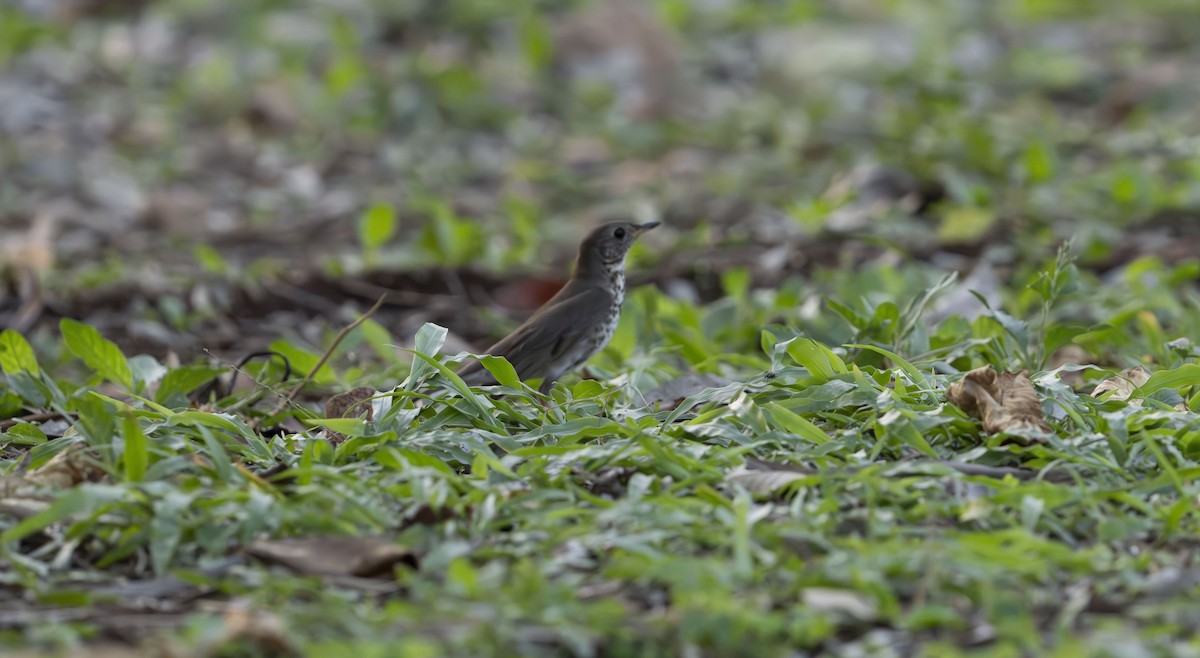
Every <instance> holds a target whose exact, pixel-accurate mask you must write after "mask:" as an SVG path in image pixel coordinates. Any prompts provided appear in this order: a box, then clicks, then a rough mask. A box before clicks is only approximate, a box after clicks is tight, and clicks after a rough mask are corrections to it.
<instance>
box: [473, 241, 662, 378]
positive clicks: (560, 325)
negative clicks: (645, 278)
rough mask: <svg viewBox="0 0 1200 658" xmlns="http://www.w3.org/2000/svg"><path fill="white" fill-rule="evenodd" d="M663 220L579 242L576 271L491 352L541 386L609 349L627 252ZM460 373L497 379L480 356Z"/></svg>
mask: <svg viewBox="0 0 1200 658" xmlns="http://www.w3.org/2000/svg"><path fill="white" fill-rule="evenodd" d="M655 226H658V222H650V223H648V224H640V225H639V224H631V223H629V222H613V223H611V224H605V225H603V226H601V227H599V228H597V229H596V230H594V231H592V232H591V233H590V234H589V235H588V237H587V238H586V239H584V241H583V244H581V245H580V247H579V258H578V259H577V260H576V263H575V273H574V275H573V276H572V277H571V280H570V281H568V282H567V285H565V286H563V288H562V290H559V291H558V293H557V294H556V295H554V297H552V298H551V299H550V301H548V302H546V303H545V304H544V305H542V307H541V308H539V309H538V310H537V312H535V313H534V314H533V315H532V316H530V317H529V319H528V320H526V321H525V322H524V323H522V324H521V326H519V327H517V328H516V330H514V331H513V332H512V333H511V334H509V335H507V336H505V337H504V338H503V339H502V340H500V342H498V343H496V344H495V345H492V346H491V347H489V348H488V349H487V351H486V353H487V354H491V355H494V356H503V357H505V358H507V359H508V362H509V363H511V364H512V366H513V368H514V369H515V370H516V371H517V375H518V376H519V377H520V378H521V379H523V380H525V379H541V380H542V385H541V389H540V390H541V391H542V392H546V391H548V390H549V389H550V386H551V385H553V384H554V382H555V381H556V380H557V379H558V378H559V377H562V376H563V375H565V374H566V373H568V372H570V371H571V370H574V369H575V368H576V367H578V366H580V365H582V364H583V363H584V362H585V361H587V360H588V359H589V358H591V357H592V355H593V354H595V353H596V352H599V351H600V350H601V349H604V346H605V345H607V344H608V341H609V339H611V338H612V335H613V332H614V331H615V330H616V328H617V321H618V320H619V319H620V316H621V303H622V302H623V301H625V254H627V253H628V252H629V248H630V247H631V246H633V242H634V240H636V239H637V236H638V235H640V234H641V233H644V232H645V231H648V230H650V229H652V228H654V227H655ZM458 374H459V376H460V377H462V378H463V380H464V381H466V382H467V383H468V384H470V385H472V386H487V385H490V384H495V383H496V380H495V379H494V378H493V377H492V375H491V373H490V372H488V371H487V369H486V368H484V367H483V366H482V365H481V364H480V363H479V362H478V361H471V362H469V363H467V364H465V365H464V366H463V367H462V368H460V369H459V371H458Z"/></svg>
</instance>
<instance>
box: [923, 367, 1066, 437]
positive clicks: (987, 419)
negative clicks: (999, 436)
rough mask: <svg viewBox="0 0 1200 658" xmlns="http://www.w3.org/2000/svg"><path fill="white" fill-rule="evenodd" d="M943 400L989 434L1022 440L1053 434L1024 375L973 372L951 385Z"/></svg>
mask: <svg viewBox="0 0 1200 658" xmlns="http://www.w3.org/2000/svg"><path fill="white" fill-rule="evenodd" d="M946 399H947V400H949V401H950V402H952V403H953V404H955V405H957V406H958V407H959V408H960V409H962V410H963V411H965V412H967V414H969V415H971V416H974V417H975V418H978V419H980V420H981V421H982V422H983V430H984V431H985V432H987V433H988V434H996V433H999V432H1007V433H1010V434H1014V435H1017V436H1024V435H1025V434H1026V433H1029V432H1035V433H1041V434H1049V433H1050V432H1051V431H1052V430H1051V428H1050V424H1049V423H1047V422H1046V418H1045V416H1043V415H1042V402H1041V400H1040V399H1039V398H1038V395H1037V392H1036V391H1034V389H1033V382H1031V381H1029V377H1027V376H1026V375H1025V373H1023V372H1002V373H998V372H996V371H995V370H993V369H992V367H991V366H984V367H982V368H976V369H975V370H972V371H970V372H968V373H967V374H966V375H964V376H963V378H962V379H960V380H958V381H957V382H954V383H953V384H951V385H950V387H949V388H948V389H947V390H946ZM1025 438H1027V439H1028V438H1030V437H1028V436H1026V437H1025ZM1038 440H1039V441H1040V439H1038Z"/></svg>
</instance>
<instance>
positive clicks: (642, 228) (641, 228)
mask: <svg viewBox="0 0 1200 658" xmlns="http://www.w3.org/2000/svg"><path fill="white" fill-rule="evenodd" d="M659 224H660V222H646V223H645V224H639V225H637V226H635V227H633V235H634V236H635V237H636V236H639V235H641V234H643V233H645V232H646V231H649V230H650V229H652V228H654V227H655V226H658V225H659Z"/></svg>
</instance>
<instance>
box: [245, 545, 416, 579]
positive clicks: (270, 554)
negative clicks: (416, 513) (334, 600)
mask: <svg viewBox="0 0 1200 658" xmlns="http://www.w3.org/2000/svg"><path fill="white" fill-rule="evenodd" d="M246 552H247V553H249V554H250V555H252V556H254V557H256V558H258V559H260V560H263V561H265V562H272V563H275V564H282V565H283V566H285V567H288V568H289V569H292V570H294V571H298V572H300V573H303V574H311V575H319V576H358V577H361V578H369V577H372V576H386V575H388V574H390V573H391V570H392V567H394V566H396V565H397V564H399V563H401V562H404V563H406V564H409V565H415V564H416V556H415V555H414V554H413V552H412V551H410V550H409V549H407V548H405V547H403V546H400V545H399V544H396V543H394V542H392V541H391V540H389V539H385V538H383V537H331V536H324V537H304V538H300V539H281V540H261V541H256V542H254V543H252V544H250V545H249V546H247V547H246Z"/></svg>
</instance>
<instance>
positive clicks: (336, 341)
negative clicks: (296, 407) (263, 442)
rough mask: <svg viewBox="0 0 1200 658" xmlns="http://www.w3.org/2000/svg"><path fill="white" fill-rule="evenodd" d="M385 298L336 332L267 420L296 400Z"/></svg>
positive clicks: (385, 294) (383, 296)
mask: <svg viewBox="0 0 1200 658" xmlns="http://www.w3.org/2000/svg"><path fill="white" fill-rule="evenodd" d="M386 298H387V293H383V294H382V295H380V296H379V299H378V300H376V301H375V305H374V306H372V307H371V308H369V309H367V312H366V313H363V314H362V315H360V316H358V319H357V320H355V321H354V322H351V323H350V324H348V325H346V326H345V328H343V329H342V330H341V331H339V332H338V335H337V336H335V337H334V338H333V343H332V344H331V345H330V346H329V349H327V350H325V353H324V354H322V355H321V358H320V359H319V360H318V361H317V364H316V365H315V366H313V367H312V370H310V371H308V374H307V375H305V376H304V379H302V380H300V383H298V384H296V385H295V386H293V387H292V390H290V391H288V394H287V395H286V396H284V398H283V399H282V400H280V401H279V404H278V405H276V406H275V408H274V409H272V410H271V413H269V414H267V417H268V418H270V417H271V416H275V415H277V414H279V412H281V411H283V410H284V408H285V407H287V406H288V405H289V404H291V403H292V401H293V400H295V399H296V396H297V395H300V391H302V390H304V387H305V386H307V385H308V383H309V382H311V381H312V379H313V377H315V376H316V375H317V371H318V370H320V369H321V366H323V365H325V362H326V361H328V360H329V359H330V357H332V356H333V351H334V350H336V349H337V347H338V345H341V344H342V341H343V340H345V338H346V336H348V335H350V332H351V331H354V330H355V329H357V328H358V325H360V324H362V323H363V322H366V320H367V318H369V317H371V316H372V315H375V312H376V311H378V310H379V307H381V306H383V300H384V299H386Z"/></svg>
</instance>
